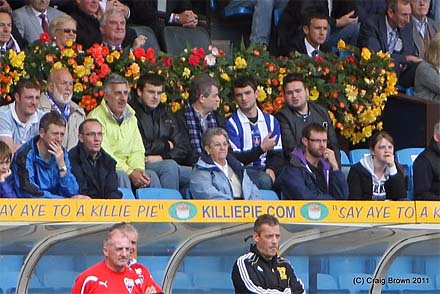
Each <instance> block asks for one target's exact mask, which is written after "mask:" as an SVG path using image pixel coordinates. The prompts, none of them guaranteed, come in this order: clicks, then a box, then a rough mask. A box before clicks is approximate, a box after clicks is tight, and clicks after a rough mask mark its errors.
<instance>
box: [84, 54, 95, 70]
mask: <svg viewBox="0 0 440 294" xmlns="http://www.w3.org/2000/svg"><path fill="white" fill-rule="evenodd" d="M93 62H94V61H93V58H92V56H87V57H85V58H84V62H83V63H84V66H86V67H88V68H90V67H92V65H93Z"/></svg>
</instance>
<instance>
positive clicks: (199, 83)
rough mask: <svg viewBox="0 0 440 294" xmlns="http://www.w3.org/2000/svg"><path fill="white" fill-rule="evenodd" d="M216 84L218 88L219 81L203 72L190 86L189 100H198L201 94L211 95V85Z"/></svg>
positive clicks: (192, 101)
mask: <svg viewBox="0 0 440 294" xmlns="http://www.w3.org/2000/svg"><path fill="white" fill-rule="evenodd" d="M212 86H216V87H217V88H218V83H217V81H216V80H215V79H214V78H213V77H211V76H210V75H208V74H202V75H199V76H196V77H195V78H194V79H193V80H192V81H191V85H190V86H189V101H190V102H191V103H194V102H196V101H197V100H198V99H199V97H200V95H203V96H206V97H207V96H209V94H211V87H212Z"/></svg>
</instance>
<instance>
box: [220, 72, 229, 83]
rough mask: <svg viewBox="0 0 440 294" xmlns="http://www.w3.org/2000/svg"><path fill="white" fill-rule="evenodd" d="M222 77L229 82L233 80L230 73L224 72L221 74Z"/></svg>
mask: <svg viewBox="0 0 440 294" xmlns="http://www.w3.org/2000/svg"><path fill="white" fill-rule="evenodd" d="M220 78H222V79H223V80H225V81H227V82H230V81H231V78H230V77H229V75H228V74H227V73H225V72H224V73H222V74H221V75H220Z"/></svg>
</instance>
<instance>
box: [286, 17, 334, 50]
mask: <svg viewBox="0 0 440 294" xmlns="http://www.w3.org/2000/svg"><path fill="white" fill-rule="evenodd" d="M328 24H329V22H328V16H326V15H325V13H322V12H319V11H311V12H309V13H307V14H306V15H305V17H304V25H303V33H304V34H301V35H298V36H297V37H296V38H294V39H293V40H292V43H291V44H290V45H291V46H289V48H288V52H291V51H298V52H300V53H303V54H307V55H309V56H310V57H314V56H316V55H318V54H319V52H331V46H330V45H329V44H328V43H325V40H326V39H327V33H328ZM288 52H283V53H284V54H286V53H288Z"/></svg>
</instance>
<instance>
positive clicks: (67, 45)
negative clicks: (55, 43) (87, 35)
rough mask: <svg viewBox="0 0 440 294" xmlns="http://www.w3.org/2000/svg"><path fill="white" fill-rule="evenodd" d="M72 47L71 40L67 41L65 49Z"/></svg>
mask: <svg viewBox="0 0 440 294" xmlns="http://www.w3.org/2000/svg"><path fill="white" fill-rule="evenodd" d="M72 46H73V40H72V39H67V41H66V47H72Z"/></svg>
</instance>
